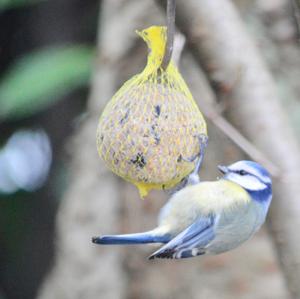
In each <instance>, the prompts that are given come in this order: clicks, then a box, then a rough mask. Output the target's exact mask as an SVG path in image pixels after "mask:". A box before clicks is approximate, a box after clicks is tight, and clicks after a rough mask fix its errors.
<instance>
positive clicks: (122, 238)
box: [92, 231, 170, 245]
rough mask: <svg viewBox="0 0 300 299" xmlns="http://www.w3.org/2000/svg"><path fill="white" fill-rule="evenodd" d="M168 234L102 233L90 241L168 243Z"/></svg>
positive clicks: (151, 232) (107, 242)
mask: <svg viewBox="0 0 300 299" xmlns="http://www.w3.org/2000/svg"><path fill="white" fill-rule="evenodd" d="M169 241H170V237H169V236H168V235H157V234H155V233H154V232H153V231H149V232H145V233H136V234H126V235H104V236H100V237H94V238H92V242H93V243H95V244H102V245H130V244H147V243H168V242H169Z"/></svg>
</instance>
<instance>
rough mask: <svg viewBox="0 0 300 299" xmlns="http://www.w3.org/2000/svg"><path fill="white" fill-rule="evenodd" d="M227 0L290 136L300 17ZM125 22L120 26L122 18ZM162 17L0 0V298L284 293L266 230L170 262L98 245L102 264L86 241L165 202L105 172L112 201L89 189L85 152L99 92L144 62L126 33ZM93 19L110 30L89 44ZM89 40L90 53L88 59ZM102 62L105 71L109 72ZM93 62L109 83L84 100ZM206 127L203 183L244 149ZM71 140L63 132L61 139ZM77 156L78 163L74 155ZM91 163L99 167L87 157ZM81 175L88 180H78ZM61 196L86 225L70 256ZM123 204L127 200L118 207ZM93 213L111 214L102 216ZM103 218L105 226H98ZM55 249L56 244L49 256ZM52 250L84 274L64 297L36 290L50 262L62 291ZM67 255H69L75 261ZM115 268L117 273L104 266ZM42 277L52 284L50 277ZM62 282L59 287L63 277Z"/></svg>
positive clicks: (188, 72) (131, 7) (74, 2)
mask: <svg viewBox="0 0 300 299" xmlns="http://www.w3.org/2000/svg"><path fill="white" fill-rule="evenodd" d="M178 1H180V0H178ZM141 2H147V5H144V6H145V7H146V8H147V10H145V9H144V11H143V14H140V11H141V7H140V6H141V4H140V3H141ZM157 2H158V1H157ZM233 2H234V4H235V5H236V8H237V9H238V10H239V12H240V14H241V15H242V18H243V20H244V21H245V25H246V26H247V28H248V30H249V32H250V34H252V36H253V38H254V39H255V43H256V44H257V46H258V47H259V48H260V50H261V52H262V55H263V57H264V59H265V62H266V65H267V67H268V68H269V70H271V72H272V74H273V76H274V78H275V81H276V85H277V88H278V93H279V95H280V98H281V100H282V101H283V104H284V107H285V109H286V110H287V113H288V115H289V121H290V125H291V126H292V127H293V130H294V131H295V132H296V133H297V134H296V136H298V141H300V137H299V136H300V101H299V95H300V85H299V78H300V55H299V37H300V36H299V23H298V22H299V20H300V19H299V11H298V10H297V3H296V1H290V0H256V1H248V0H235V1H233ZM118 9H120V10H122V17H120V19H119V22H118V20H117V21H116V20H115V19H117V17H118ZM112 16H113V17H114V18H112V19H113V20H112V21H111V24H110V23H109V22H110V17H112ZM116 16H117V17H116ZM130 22H132V24H131V25H128V24H129V23H130ZM164 23H165V17H164V14H163V11H162V10H161V8H160V7H159V6H158V5H157V4H156V3H155V1H150V0H144V1H130V0H128V1H124V0H122V1H98V0H85V1H79V0H0V42H1V43H0V73H1V74H0V299H20V298H22V299H32V298H35V297H36V296H37V294H42V295H40V298H45V299H46V298H57V299H60V298H85V299H86V298H112V299H114V298H142V297H143V298H183V297H184V298H204V299H205V298H210V299H213V298H244V299H247V298H251V299H252V298H256V299H268V298H272V299H276V298H278V299H281V298H289V297H288V292H287V288H286V285H285V282H284V278H283V275H282V273H281V271H280V267H279V264H278V261H277V256H276V252H275V250H274V247H273V243H272V242H271V240H270V237H269V235H268V234H267V230H266V228H264V229H263V230H262V231H261V232H259V233H258V234H257V235H256V236H255V237H254V238H253V240H251V241H249V242H247V243H246V244H245V245H244V246H242V247H241V248H239V249H237V250H235V251H234V252H230V253H227V254H223V255H220V256H217V257H208V258H205V259H194V260H193V261H188V262H185V263H176V264H175V265H174V264H170V263H163V265H162V266H160V265H158V264H157V263H155V264H154V265H152V266H151V267H150V268H149V266H148V262H147V261H146V260H145V257H146V256H147V255H148V253H150V252H151V248H150V249H145V248H136V249H132V250H131V249H128V248H122V249H117V248H112V249H107V248H106V249H104V254H105V255H104V256H103V257H102V260H101V254H102V252H103V251H101V250H102V249H99V248H97V249H94V248H93V249H91V248H92V246H93V245H92V244H90V243H89V242H90V237H91V236H92V235H94V234H97V233H100V232H102V227H104V228H105V227H106V229H109V228H110V227H111V230H112V231H110V232H111V233H113V232H117V231H118V232H119V231H120V230H121V231H123V232H131V231H140V230H143V229H145V228H150V227H152V226H154V223H155V221H156V220H155V219H156V214H157V212H158V210H159V208H160V207H161V206H162V205H163V203H164V201H165V199H166V195H164V194H161V193H160V192H153V193H152V194H150V196H149V200H146V201H143V202H142V201H140V200H139V199H138V194H137V192H136V190H135V189H134V187H132V186H130V185H128V184H126V183H124V182H121V181H120V180H119V179H116V178H115V177H114V176H113V175H111V174H109V175H108V176H112V180H114V181H113V182H114V184H115V185H114V186H118V188H119V189H117V191H119V192H121V194H122V196H121V197H122V198H121V197H118V196H116V195H115V193H114V192H116V191H115V190H113V191H111V190H110V191H109V190H106V189H105V190H104V191H103V190H100V192H99V190H98V189H96V187H95V186H96V185H97V180H100V179H101V176H100V175H99V174H101V175H102V174H103V173H105V175H107V170H104V166H103V165H102V164H101V162H100V160H99V159H98V158H97V157H96V156H97V154H96V145H95V137H94V136H95V132H96V126H97V117H98V116H99V115H100V110H101V108H103V105H104V104H103V103H105V98H106V101H107V100H109V98H110V97H111V96H112V95H113V93H114V91H116V90H117V88H118V87H119V86H120V85H121V84H122V82H123V81H124V80H126V79H128V78H129V77H130V76H132V75H133V74H135V73H137V72H138V71H140V70H141V69H142V68H143V66H144V64H145V61H146V48H145V46H144V45H143V44H142V42H139V41H137V40H136V39H135V36H134V32H133V29H141V28H143V27H144V28H145V27H148V26H150V25H152V24H164ZM101 24H104V25H103V26H104V28H111V32H113V33H114V34H116V36H110V38H108V37H106V38H104V40H106V41H110V40H111V46H110V47H109V46H108V45H102V44H101V38H100V37H99V36H101V35H103V36H104V37H105V35H106V34H107V31H106V30H105V29H103V31H101V29H102V27H101ZM124 26H125V28H128V30H131V29H132V31H131V32H129V33H128V34H129V35H130V36H131V40H129V41H128V44H124V45H122V47H124V48H127V49H128V51H127V52H126V53H127V54H124V53H123V54H122V52H121V50H120V51H119V50H118V46H116V48H115V47H114V39H117V34H118V33H120V34H121V32H122V28H123V27H124ZM134 26H137V28H135V27H134ZM132 27H133V28H132ZM123 30H124V29H123ZM97 37H98V38H97ZM97 45H98V47H97ZM97 48H98V50H99V49H100V50H101V51H102V54H101V57H100V58H99V59H100V60H99V61H100V63H98V64H97V63H96V62H99V61H98V60H97V59H98V58H97V59H96V57H98V56H97V55H96V54H97ZM118 51H119V52H118ZM123 52H125V51H123ZM103 53H104V54H103ZM122 55H123V56H122ZM189 55H190V54H189V53H188V51H187V50H186V51H185V52H184V55H183V59H182V63H181V69H182V73H183V76H184V78H185V79H186V81H187V83H188V85H189V86H190V87H191V90H192V93H193V94H197V95H198V97H199V93H203V94H204V93H205V92H206V91H205V90H204V89H205V88H204V87H203V86H199V81H197V80H198V77H197V76H196V75H195V74H194V73H193V70H192V69H191V68H189V66H190V61H191V60H190V56H189ZM122 57H123V60H120V58H122ZM110 61H113V62H112V64H109V62H110ZM101 62H105V63H106V64H105V63H103V64H101ZM102 65H103V68H102ZM110 67H112V68H113V70H114V71H115V73H111V72H112V70H111V69H109V68H110ZM98 68H99V70H98ZM95 70H96V72H98V73H99V72H100V74H101V75H102V76H105V74H107V76H108V79H109V78H112V79H111V81H113V84H112V85H111V89H109V88H108V89H107V88H106V89H105V88H103V86H100V87H99V88H100V93H101V88H103V95H102V96H103V99H102V100H101V101H102V102H101V104H97V100H96V99H95V93H96V91H97V88H95V87H94V89H93V90H92V92H90V84H91V82H93V80H92V74H93V73H95ZM101 72H102V73H101ZM198 76H200V79H201V80H202V79H203V78H201V75H198ZM103 82H104V83H103V84H105V82H106V81H105V80H104V81H103ZM95 90H96V91H95ZM98 92H99V90H98ZM195 97H197V96H195ZM203 97H205V95H203ZM200 98H201V96H200ZM88 99H90V100H89V102H88ZM219 100H220V99H219ZM222 100H224V99H223V98H222ZM225 103H226V96H225ZM91 115H93V116H91ZM90 117H91V118H90ZM89 119H92V121H90V122H89ZM87 120H88V121H87ZM82 124H84V125H82ZM208 126H209V127H208V128H209V136H210V145H209V150H208V153H207V157H206V161H205V165H204V168H203V177H204V178H209V179H214V178H215V177H216V175H217V172H216V170H215V165H217V164H218V163H220V162H222V163H224V161H225V162H227V161H229V162H231V161H233V160H237V159H239V158H241V157H244V154H243V153H242V152H241V151H240V150H239V149H238V148H237V147H236V146H235V145H234V144H233V143H232V142H231V141H230V140H229V139H228V138H227V137H226V136H224V135H223V134H222V133H221V132H220V131H219V130H218V129H217V128H216V127H214V125H213V124H212V123H211V122H208ZM80 128H81V129H80ZM78 132H79V133H78ZM71 136H75V137H73V138H72V139H71V138H70V137H71ZM84 136H86V138H85V137H84ZM70 140H71V141H70ZM83 144H84V146H83V147H82V148H80V150H79V147H81V146H82V145H83ZM86 148H88V150H86V151H85V149H86ZM80 155H81V156H80ZM79 156H80V157H79ZM78 157H79V158H78ZM85 158H86V159H87V161H86V163H85V162H84V163H83V162H82V161H83V160H84V159H85ZM88 160H90V161H88ZM80 161H81V162H80ZM98 162H99V165H96V166H94V165H93V164H97V163H98ZM80 163H81V164H80ZM74 164H75V165H74ZM77 164H80V165H79V166H78V165H77ZM84 167H85V169H83V168H84ZM93 167H94V168H95V170H93V169H92V168H93ZM76 170H79V171H78V172H77V171H76ZM104 171H106V172H104ZM75 172H76V173H75ZM93 174H94V177H93V178H92V183H91V180H90V179H89V176H91V175H93ZM75 175H76V180H74V176H75ZM70 185H72V186H73V185H78V186H81V185H84V186H85V187H84V188H83V190H88V192H84V193H82V194H78V192H77V189H72V187H70ZM78 188H80V187H78ZM66 190H67V192H66ZM68 190H69V191H68ZM70 190H71V191H70ZM79 190H82V189H79ZM102 191H103V192H102ZM101 192H102V195H101ZM107 192H110V193H107ZM91 193H93V194H94V195H93V196H94V197H96V200H98V202H100V204H98V206H97V207H98V208H99V212H100V210H101V211H102V210H103V211H102V212H100V214H98V216H99V215H100V216H99V217H97V222H95V221H96V220H95V219H94V218H95V217H96V216H97V215H96V216H95V215H94V214H93V212H92V211H90V210H92V208H90V210H89V208H88V205H89V201H88V199H86V198H89V197H91ZM95 194H96V196H95ZM75 195H76V196H77V197H78V198H79V199H81V202H83V201H84V200H87V201H86V205H87V206H85V207H84V206H82V207H81V206H80V207H79V205H80V204H79V203H78V200H79V199H78V200H77V201H75V199H74V197H75ZM97 197H98V198H97ZM72 200H74V203H76V204H77V206H76V208H74V210H75V209H77V210H76V213H75V212H74V213H73V214H72V217H73V218H72V219H73V220H74V219H75V220H74V222H77V223H78V228H79V229H80V227H84V229H85V224H86V222H89V221H90V220H89V219H92V221H94V224H90V223H89V226H88V229H86V230H85V231H84V232H83V235H84V239H80V240H79V239H76V238H75V239H74V238H73V239H72V236H71V238H70V240H73V241H74V240H75V241H76V242H74V243H73V244H71V245H72V246H73V247H74V256H72V254H73V252H72V247H70V248H71V250H70V251H64V250H65V249H66V247H64V245H58V247H56V240H58V242H61V239H62V237H64V236H66V235H68V234H67V233H68V232H71V234H70V235H72V233H74V234H75V233H76V232H74V230H75V229H76V227H75V228H74V227H71V226H68V227H64V224H68V222H66V223H64V222H63V219H64V218H65V219H68V217H69V216H70V215H69V214H68V208H69V206H68V205H72V204H71V202H72ZM64 201H66V203H64ZM101 201H102V203H101ZM81 204H82V203H81ZM74 205H75V204H74ZM132 206H133V207H134V208H133V209H130V208H129V207H132ZM59 207H62V208H60V212H59V217H60V218H58V222H57V227H59V228H58V232H57V233H55V231H56V215H57V212H58V209H59ZM94 207H95V206H93V209H94ZM106 212H107V213H106ZM101 213H102V214H101ZM103 214H107V217H110V216H113V217H111V218H110V219H109V220H108V219H107V218H105V217H106V216H103ZM101 215H102V216H101ZM75 216H76V217H75ZM93 217H94V218H93ZM118 218H121V220H117V219H118ZM87 219H88V220H87ZM104 223H108V224H107V225H106V226H105V225H104ZM111 224H112V225H111ZM81 225H82V226H81ZM110 225H111V226H110ZM100 228H101V231H100ZM85 244H86V247H91V248H89V249H88V250H93V254H94V257H95V258H97V257H99V260H98V261H97V262H96V261H95V265H97V267H98V266H99V267H100V268H101V267H103V269H102V272H104V273H105V274H103V273H102V274H103V275H106V278H107V279H106V280H109V279H110V281H111V283H107V282H105V283H103V281H102V280H101V275H100V274H99V273H98V274H99V276H91V275H90V276H89V274H90V272H93V271H92V270H91V269H92V266H91V265H90V264H88V263H85V261H86V260H88V255H89V253H90V251H85ZM77 247H80V248H81V249H80V250H81V251H80V253H79V254H77V253H76V252H75V251H76V250H77V249H76V248H77ZM55 248H58V249H59V250H58V251H57V252H56V254H55ZM110 250H111V251H114V253H111V252H110ZM61 252H62V253H63V255H62V256H63V257H65V256H68V257H69V258H70V259H72V258H74V259H73V262H74V264H76V263H77V267H78V268H80V269H83V270H82V271H83V273H84V274H82V273H80V274H79V272H78V273H77V272H76V271H75V272H73V273H74V276H76V277H77V280H80V279H81V277H84V279H87V277H88V279H89V282H86V285H85V286H84V287H82V288H80V287H79V286H78V292H77V293H76V294H78V295H77V296H76V297H74V295H72V292H71V291H70V292H71V293H68V292H65V291H62V292H61V293H59V292H54V294H56V295H52V296H51V295H49V294H50V293H51V291H50V292H49V291H48V292H47V291H44V293H43V292H41V293H40V291H39V290H41V288H42V287H41V286H42V285H43V283H45V284H47V283H48V280H45V279H46V278H47V277H48V276H47V274H48V273H51V272H50V271H52V269H53V267H54V270H53V271H54V272H52V276H53V275H56V274H55V273H56V272H55V271H57V273H59V274H57V277H59V279H62V280H61V282H60V283H61V285H62V286H60V285H59V284H58V286H56V287H57V288H58V289H59V288H60V287H61V288H62V289H63V288H64V287H63V285H64V281H63V279H64V278H65V279H66V281H67V280H68V279H69V280H70V278H69V277H68V278H66V277H64V275H63V274H66V273H68V271H64V270H61V269H60V270H57V267H56V268H55V264H56V265H60V262H59V260H60V258H61V257H58V258H57V259H56V258H55V257H56V256H57V255H59V254H60V253H61ZM78 255H79V256H80V258H79V259H76V257H77V256H78ZM113 255H115V257H113ZM105 258H106V263H105V261H104V259H105ZM55 259H56V263H55ZM78 261H79V262H78ZM61 267H63V266H61ZM114 267H115V268H114ZM117 268H118V269H119V270H118V271H119V272H118V274H116V273H115V272H116V271H115V269H117ZM111 272H112V273H113V274H112V273H111ZM53 273H54V274H53ZM71 273H72V272H71ZM93 273H94V272H93ZM95 273H96V272H95ZM69 274H70V273H69ZM81 275H82V276H81ZM91 277H92V278H91ZM82 279H83V278H82ZM52 280H53V279H52ZM116 280H117V282H116ZM49 281H50V282H49V284H50V286H52V288H53V285H51V278H50V280H49ZM74 281H76V279H74ZM112 281H115V282H114V283H113V282H112ZM52 283H53V284H54V285H55V283H54V282H52ZM115 283H116V284H117V287H116V289H122V292H123V293H124V295H123V296H119V295H116V294H115V293H113V292H112V289H113V288H115ZM95 284H97V285H98V286H99V288H98V289H97V290H98V293H96V294H97V295H95V294H93V293H92V292H90V289H92V288H91V287H90V285H95ZM65 285H67V286H68V287H69V289H71V287H70V286H72V283H71V282H69V283H67V282H66V283H65ZM47 288H48V290H49V288H50V290H51V287H49V286H47V285H46V287H45V289H44V290H47ZM74 289H76V287H75V288H74ZM74 292H75V291H74ZM47 293H48V294H47ZM57 294H60V295H57Z"/></svg>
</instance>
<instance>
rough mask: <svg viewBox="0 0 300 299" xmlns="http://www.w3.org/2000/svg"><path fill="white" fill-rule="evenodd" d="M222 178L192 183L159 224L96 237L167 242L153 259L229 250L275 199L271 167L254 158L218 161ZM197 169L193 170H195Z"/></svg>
mask: <svg viewBox="0 0 300 299" xmlns="http://www.w3.org/2000/svg"><path fill="white" fill-rule="evenodd" d="M219 170H220V171H221V172H222V173H223V174H224V175H223V177H222V178H221V179H220V180H217V181H207V182H199V183H196V184H190V185H187V186H186V187H184V188H183V189H181V190H179V191H178V192H176V193H175V194H174V195H173V196H172V197H171V198H170V200H169V201H168V203H167V204H166V205H165V206H164V207H163V208H162V210H161V212H160V215H159V225H158V227H157V228H155V229H153V230H151V231H148V232H144V233H137V234H125V235H107V236H100V237H95V238H93V242H94V243H97V244H145V243H163V244H165V245H163V246H162V247H161V248H160V249H158V250H157V251H156V252H154V253H153V254H152V255H151V256H150V257H149V259H154V258H170V259H181V258H189V257H195V256H198V255H208V254H219V253H222V252H226V251H229V250H231V249H233V248H236V247H237V246H239V245H241V244H242V243H243V242H245V241H246V240H248V239H249V238H250V237H251V236H252V235H253V234H254V233H255V232H256V231H257V230H258V229H259V228H260V227H261V225H262V224H263V223H264V221H265V218H266V215H267V212H268V209H269V205H270V203H271V199H272V181H271V177H270V174H269V173H268V171H267V170H266V169H265V168H263V167H262V166H261V165H260V164H258V163H255V162H252V161H239V162H236V163H234V164H232V165H230V166H219ZM193 175H194V174H193Z"/></svg>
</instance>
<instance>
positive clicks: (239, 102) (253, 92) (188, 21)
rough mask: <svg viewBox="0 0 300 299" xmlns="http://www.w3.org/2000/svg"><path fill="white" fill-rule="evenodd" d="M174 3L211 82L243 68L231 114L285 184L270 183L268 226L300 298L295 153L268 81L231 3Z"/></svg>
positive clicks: (299, 160) (299, 188)
mask: <svg viewBox="0 0 300 299" xmlns="http://www.w3.org/2000/svg"><path fill="white" fill-rule="evenodd" d="M177 5H178V11H180V14H179V13H178V17H177V20H178V22H177V23H178V24H179V27H180V29H182V31H183V32H184V33H185V34H186V35H187V38H188V40H189V41H190V46H191V48H192V49H193V51H194V54H195V56H196V57H197V59H198V61H199V62H200V64H201V65H202V66H203V67H204V68H205V70H206V71H207V73H208V74H209V77H210V78H211V80H212V82H213V79H212V78H214V76H216V73H217V72H218V73H221V74H222V76H221V77H222V78H233V77H235V76H236V74H237V72H239V70H240V69H241V70H242V75H241V78H240V80H239V82H238V84H235V85H234V86H233V89H232V91H231V93H230V100H231V111H230V116H231V119H232V120H233V122H234V123H235V124H236V125H237V126H238V127H239V128H240V129H241V131H242V132H243V133H244V134H245V136H247V137H248V138H249V139H250V140H251V141H252V142H253V143H254V144H256V145H257V146H259V147H260V148H261V149H262V150H264V152H266V153H267V154H268V156H269V157H270V158H271V159H272V160H273V161H276V163H277V164H278V165H279V167H280V169H281V173H282V176H283V177H284V180H280V181H276V180H275V181H274V191H275V192H274V193H275V194H274V200H273V203H272V207H271V211H270V215H269V220H270V228H271V231H272V233H273V237H274V241H275V244H276V247H277V249H278V254H279V256H280V262H281V265H282V268H283V270H284V273H285V275H286V279H287V283H288V286H289V289H290V291H291V294H292V295H293V296H294V298H299V297H300V285H299V277H300V235H299V234H298V233H296V232H295V227H300V205H299V200H298V197H299V194H300V184H299V182H300V174H299V169H300V157H299V152H300V150H299V147H298V144H297V141H296V138H295V136H294V133H293V132H292V130H291V128H290V124H289V121H288V118H287V116H286V115H285V113H284V108H283V107H282V106H281V105H280V101H279V99H278V95H277V93H276V89H275V86H274V82H273V79H272V77H271V75H270V73H269V72H268V71H267V68H266V66H265V64H264V62H263V60H262V59H261V56H260V54H259V52H258V51H257V49H256V48H255V46H254V42H253V41H252V40H251V38H250V37H249V35H248V33H247V32H246V30H245V29H244V26H243V24H242V21H241V19H240V17H239V16H238V14H237V12H236V9H235V8H234V6H233V5H232V3H231V2H230V1H228V0H218V1H217V0H202V1H201V3H200V2H199V1H196V0H195V1H192V0H187V1H185V2H184V3H183V2H178V4H177ZM220 8H221V9H220Z"/></svg>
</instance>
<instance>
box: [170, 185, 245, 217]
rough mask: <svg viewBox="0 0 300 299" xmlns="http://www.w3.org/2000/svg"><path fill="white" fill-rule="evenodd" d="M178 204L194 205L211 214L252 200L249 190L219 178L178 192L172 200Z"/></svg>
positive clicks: (203, 212)
mask: <svg viewBox="0 0 300 299" xmlns="http://www.w3.org/2000/svg"><path fill="white" fill-rule="evenodd" d="M173 200H174V202H175V201H177V204H176V205H179V206H182V208H184V206H189V207H191V206H194V208H195V209H196V210H198V211H199V212H200V213H201V214H204V215H205V214H210V213H212V212H218V211H222V210H224V209H225V210H226V209H233V208H235V207H237V206H239V205H241V204H242V205H243V204H247V203H249V202H250V201H251V197H250V195H249V194H248V192H247V191H246V190H245V189H243V188H242V187H241V186H239V185H238V184H236V183H233V182H230V181H227V180H219V181H213V182H202V183H200V184H197V185H193V186H188V187H186V188H184V189H182V190H181V191H179V192H177V193H176V194H175V195H174V197H173V199H172V201H173Z"/></svg>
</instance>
